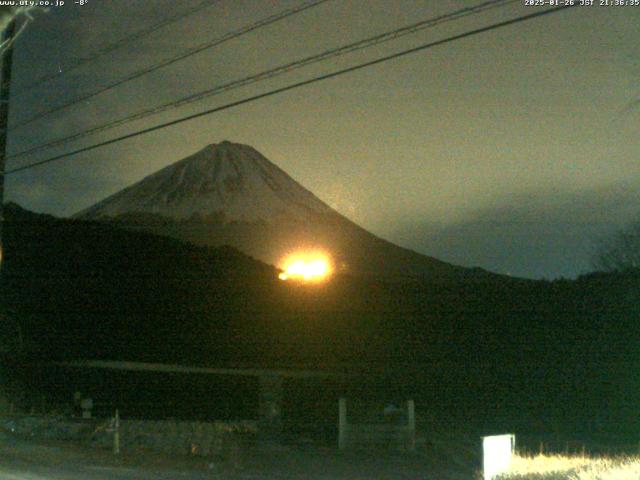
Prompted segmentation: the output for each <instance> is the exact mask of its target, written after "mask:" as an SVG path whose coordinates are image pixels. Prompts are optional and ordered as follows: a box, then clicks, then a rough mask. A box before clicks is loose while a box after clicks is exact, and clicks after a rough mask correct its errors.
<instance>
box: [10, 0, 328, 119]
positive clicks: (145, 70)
mask: <svg viewBox="0 0 640 480" xmlns="http://www.w3.org/2000/svg"><path fill="white" fill-rule="evenodd" d="M328 1H329V0H312V1H310V2H307V3H303V4H302V5H299V6H297V7H293V8H289V9H287V10H283V11H282V12H279V13H276V14H274V15H271V16H269V17H266V18H263V19H262V20H259V21H257V22H255V23H252V24H250V25H247V26H246V27H242V28H240V29H239V30H236V31H233V32H231V33H228V34H226V35H224V36H222V37H219V38H217V39H215V40H213V41H210V42H206V43H202V44H200V45H198V46H196V47H193V48H190V49H188V50H186V51H184V52H181V53H179V54H177V55H175V56H173V57H170V58H167V59H165V60H162V61H161V62H159V63H156V64H153V65H151V66H150V67H146V68H143V69H141V70H137V71H135V72H133V73H131V74H129V75H127V76H126V77H123V78H121V79H119V80H115V81H114V82H111V83H109V84H107V85H104V86H102V87H100V88H98V89H97V90H94V91H93V92H90V93H87V94H84V95H80V96H78V97H76V98H73V99H72V100H69V101H68V102H66V103H63V104H61V105H57V106H55V107H53V108H51V109H49V110H45V111H43V112H39V113H37V114H36V115H33V116H32V117H29V118H27V119H26V120H23V121H21V122H19V123H16V124H15V125H12V127H11V129H12V130H13V129H16V128H20V127H23V126H25V125H29V124H30V123H33V122H35V121H37V120H40V119H41V118H44V117H47V116H49V115H51V114H52V113H55V112H59V111H60V110H64V109H67V108H69V107H71V106H73V105H76V104H78V103H81V102H85V101H87V100H89V99H90V98H93V97H96V96H98V95H101V94H103V93H105V92H108V91H110V90H113V89H114V88H116V87H119V86H120V85H123V84H125V83H128V82H130V81H132V80H135V79H137V78H140V77H143V76H144V75H147V74H149V73H152V72H155V71H156V70H159V69H161V68H164V67H167V66H169V65H172V64H174V63H176V62H178V61H180V60H184V59H185V58H189V57H191V56H193V55H195V54H197V53H200V52H202V51H204V50H207V49H210V48H213V47H217V46H219V45H221V44H223V43H226V42H228V41H230V40H233V39H235V38H238V37H241V36H242V35H246V34H247V33H250V32H253V31H254V30H258V29H259V28H262V27H266V26H267V25H271V24H272V23H276V22H278V21H280V20H284V19H285V18H288V17H291V16H292V15H295V14H297V13H300V12H303V11H305V10H308V9H310V8H313V7H316V6H318V5H320V4H322V3H326V2H328Z"/></svg>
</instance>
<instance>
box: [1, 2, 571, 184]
mask: <svg viewBox="0 0 640 480" xmlns="http://www.w3.org/2000/svg"><path fill="white" fill-rule="evenodd" d="M574 6H575V5H564V6H560V7H556V8H552V9H549V10H543V11H540V12H536V13H531V14H528V15H522V16H520V17H516V18H512V19H511V20H505V21H503V22H499V23H494V24H492V25H488V26H486V27H481V28H477V29H475V30H470V31H467V32H464V33H460V34H458V35H453V36H451V37H447V38H445V39H442V40H437V41H435V42H430V43H426V44H423V45H420V46H417V47H413V48H409V49H407V50H403V51H401V52H397V53H393V54H391V55H386V56H384V57H379V58H377V59H375V60H370V61H367V62H364V63H360V64H358V65H354V66H351V67H347V68H343V69H341V70H336V71H334V72H331V73H326V74H323V75H320V76H317V77H313V78H311V79H308V80H303V81H301V82H296V83H292V84H289V85H287V86H285V87H280V88H276V89H274V90H270V91H268V92H264V93H260V94H258V95H253V96H251V97H246V98H243V99H241V100H237V101H235V102H231V103H227V104H225V105H222V106H219V107H215V108H211V109H208V110H205V111H203V112H199V113H195V114H193V115H188V116H186V117H182V118H178V119H176V120H172V121H170V122H165V123H161V124H159V125H155V126H153V127H149V128H145V129H142V130H138V131H136V132H132V133H128V134H126V135H122V136H120V137H116V138H112V139H110V140H105V141H103V142H99V143H96V144H93V145H89V146H87V147H83V148H79V149H77V150H73V151H71V152H67V153H63V154H60V155H55V156H53V157H50V158H47V159H44V160H40V161H38V162H34V163H31V164H28V165H23V166H21V167H17V168H14V169H12V170H8V171H7V172H6V175H10V174H13V173H17V172H21V171H24V170H29V169H31V168H35V167H38V166H41V165H45V164H48V163H51V162H55V161H58V160H61V159H63V158H67V157H71V156H74V155H78V154H80V153H84V152H88V151H90V150H95V149H97V148H100V147H104V146H106V145H111V144H113V143H117V142H121V141H123V140H128V139H130V138H134V137H138V136H140V135H144V134H147V133H151V132H154V131H156V130H161V129H163V128H167V127H171V126H173V125H177V124H180V123H183V122H187V121H189V120H193V119H196V118H200V117H204V116H206V115H211V114H214V113H217V112H220V111H223V110H228V109H230V108H233V107H237V106H240V105H244V104H246V103H250V102H253V101H256V100H260V99H262V98H267V97H271V96H273V95H278V94H280V93H284V92H287V91H289V90H293V89H296V88H299V87H304V86H306V85H311V84H313V83H317V82H321V81H323V80H328V79H330V78H335V77H338V76H340V75H344V74H347V73H351V72H354V71H357V70H361V69H363V68H367V67H371V66H373V65H378V64H380V63H383V62H386V61H389V60H393V59H396V58H400V57H404V56H406V55H410V54H412V53H416V52H420V51H423V50H428V49H430V48H433V47H437V46H439V45H444V44H446V43H451V42H454V41H456V40H461V39H463V38H467V37H471V36H473V35H478V34H480V33H484V32H488V31H491V30H495V29H498V28H502V27H506V26H508V25H514V24H516V23H520V22H524V21H528V20H532V19H534V18H538V17H542V16H544V15H549V14H552V13H556V12H559V11H562V10H565V9H567V8H573V7H574Z"/></svg>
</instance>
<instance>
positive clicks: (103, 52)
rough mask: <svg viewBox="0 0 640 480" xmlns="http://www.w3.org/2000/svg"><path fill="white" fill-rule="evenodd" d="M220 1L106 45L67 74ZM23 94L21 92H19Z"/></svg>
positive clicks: (205, 3) (39, 82)
mask: <svg viewBox="0 0 640 480" xmlns="http://www.w3.org/2000/svg"><path fill="white" fill-rule="evenodd" d="M219 1H220V0H204V1H201V2H200V3H198V4H196V6H195V7H192V8H190V9H188V10H185V11H183V12H181V13H180V14H178V15H174V16H172V17H168V18H165V19H163V20H161V21H160V22H158V23H155V24H153V25H150V26H149V27H147V28H144V29H142V30H138V31H137V32H134V33H132V34H131V35H128V36H126V37H123V38H121V39H120V40H117V41H115V42H113V43H111V44H108V45H105V46H104V47H102V48H100V49H98V50H96V51H95V52H94V53H93V54H92V55H91V56H89V57H85V58H80V59H78V60H76V61H75V62H73V63H71V64H70V65H68V66H66V67H65V73H69V72H71V71H73V70H76V69H77V68H79V67H81V66H83V65H86V64H88V63H91V62H93V61H95V60H97V59H98V58H100V57H104V56H105V55H107V54H109V53H111V52H114V51H116V50H119V49H120V48H122V47H124V46H126V45H129V44H131V43H133V42H136V41H138V40H140V39H141V38H144V37H146V36H148V35H151V34H152V33H154V32H156V31H158V30H160V29H161V28H164V27H166V26H167V25H170V24H172V23H175V22H178V21H180V20H182V19H183V18H186V17H188V16H190V15H193V14H194V13H197V12H199V11H200V10H203V9H205V8H207V7H209V6H210V5H213V4H214V3H217V2H219ZM59 77H60V73H52V74H49V75H45V76H43V77H40V78H39V79H37V80H35V81H34V82H32V83H30V84H29V85H27V86H25V87H24V89H23V90H22V91H23V92H24V91H28V90H30V89H33V88H35V87H37V86H40V85H42V84H43V83H46V82H48V81H49V80H53V79H54V78H59ZM18 93H21V92H18Z"/></svg>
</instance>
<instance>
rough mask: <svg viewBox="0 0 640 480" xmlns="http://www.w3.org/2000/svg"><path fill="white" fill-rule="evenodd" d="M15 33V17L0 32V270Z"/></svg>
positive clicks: (2, 253)
mask: <svg viewBox="0 0 640 480" xmlns="http://www.w3.org/2000/svg"><path fill="white" fill-rule="evenodd" d="M15 33H16V20H15V18H14V19H13V20H11V22H9V25H7V28H6V29H5V30H4V32H3V34H2V40H3V41H7V42H9V43H8V45H9V48H8V49H7V50H6V51H5V52H4V55H2V80H1V82H2V83H0V271H1V270H2V260H3V258H4V244H3V241H2V232H3V226H4V172H5V164H6V159H7V133H8V132H7V127H8V126H9V95H10V90H11V66H12V64H13V42H12V40H13V37H14V35H15Z"/></svg>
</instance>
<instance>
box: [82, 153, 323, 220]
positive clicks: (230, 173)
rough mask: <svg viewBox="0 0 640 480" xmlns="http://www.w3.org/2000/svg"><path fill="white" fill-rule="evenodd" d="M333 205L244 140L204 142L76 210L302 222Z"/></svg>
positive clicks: (94, 215)
mask: <svg viewBox="0 0 640 480" xmlns="http://www.w3.org/2000/svg"><path fill="white" fill-rule="evenodd" d="M332 212H333V210H332V209H331V208H330V207H329V206H327V205H326V204H325V203H323V202H322V201H321V200H319V199H318V198H317V197H316V196H315V195H313V194H312V193H311V192H309V191H308V190H306V189H305V188H304V187H302V186H301V185H300V184H299V183H297V182H296V181H295V180H293V179H292V178H291V177H290V176H289V175H287V174H286V173H285V172H283V171H282V170H281V169H280V168H278V167H277V166H276V165H274V164H273V163H271V162H270V161H269V160H267V159H266V158H265V157H264V156H262V155H261V154H260V153H259V152H257V151H256V150H255V149H253V148H252V147H250V146H248V145H241V144H237V143H231V142H227V141H224V142H221V143H219V144H217V145H215V144H214V145H209V146H207V147H205V148H204V149H202V150H200V151H199V152H197V153H195V154H193V155H191V156H189V157H187V158H185V159H183V160H181V161H179V162H176V163H174V164H172V165H169V166H168V167H165V168H163V169H162V170H159V171H158V172H156V173H154V174H152V175H149V176H148V177H146V178H144V179H143V180H141V181H139V182H137V183H135V184H133V185H131V186H130V187H128V188H126V189H124V190H122V191H120V192H118V193H116V194H115V195H112V196H110V197H108V198H106V199H105V200H103V201H101V202H99V203H97V204H96V205H94V206H92V207H90V208H88V209H86V210H84V211H82V212H80V213H78V214H77V215H76V216H77V217H81V218H85V219H106V218H116V217H119V216H122V215H127V214H134V213H135V214H153V215H160V216H162V217H167V218H170V219H173V220H186V219H193V218H201V219H216V220H218V221H221V222H222V223H228V222H248V223H254V222H266V223H280V222H282V221H287V222H303V223H304V222H308V221H313V219H314V217H315V216H316V215H317V214H321V215H322V214H329V213H332Z"/></svg>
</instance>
